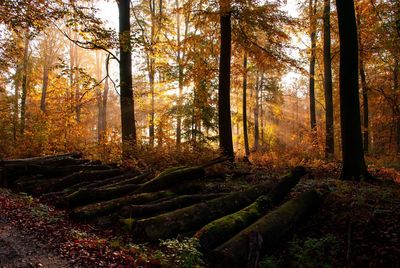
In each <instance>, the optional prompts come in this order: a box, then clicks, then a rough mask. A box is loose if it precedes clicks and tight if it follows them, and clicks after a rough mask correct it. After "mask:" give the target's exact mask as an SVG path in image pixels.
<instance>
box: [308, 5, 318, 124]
mask: <svg viewBox="0 0 400 268" xmlns="http://www.w3.org/2000/svg"><path fill="white" fill-rule="evenodd" d="M309 5H310V6H309V12H310V40H311V56H310V84H309V91H310V92H309V94H310V125H311V130H312V131H315V128H316V126H317V119H316V115H315V55H316V46H317V42H316V28H317V27H316V14H317V1H316V0H315V1H314V2H313V0H310V2H309Z"/></svg>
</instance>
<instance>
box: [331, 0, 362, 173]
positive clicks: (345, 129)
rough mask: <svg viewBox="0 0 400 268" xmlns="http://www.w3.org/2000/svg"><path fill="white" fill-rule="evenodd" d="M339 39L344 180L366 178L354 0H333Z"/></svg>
mask: <svg viewBox="0 0 400 268" xmlns="http://www.w3.org/2000/svg"><path fill="white" fill-rule="evenodd" d="M336 6H337V12H338V22H339V39H340V71H339V83H340V90H339V92H340V123H341V136H342V158H343V168H342V174H341V178H342V179H343V180H360V179H362V178H364V179H366V178H367V176H368V175H369V174H368V172H367V168H366V165H365V160H364V151H363V146H362V137H361V120H360V100H359V96H358V40H357V25H356V18H355V11H354V2H353V0H336Z"/></svg>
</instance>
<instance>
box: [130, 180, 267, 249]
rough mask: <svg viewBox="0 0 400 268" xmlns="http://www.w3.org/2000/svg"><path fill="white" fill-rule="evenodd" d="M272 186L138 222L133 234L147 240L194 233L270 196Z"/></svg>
mask: <svg viewBox="0 0 400 268" xmlns="http://www.w3.org/2000/svg"><path fill="white" fill-rule="evenodd" d="M272 186H273V183H271V182H264V183H261V184H259V185H256V186H253V187H251V188H250V189H247V190H245V191H243V192H235V193H231V194H228V195H227V196H223V197H219V198H216V199H213V200H210V201H204V202H202V203H198V204H195V205H192V206H189V207H185V208H181V209H178V210H175V211H171V212H168V213H165V214H161V215H158V216H154V217H151V218H147V219H143V220H139V221H137V222H136V225H135V228H134V230H133V234H134V235H135V236H136V237H140V238H143V239H148V240H153V241H154V240H158V239H165V238H169V237H173V236H176V235H177V234H180V233H186V232H189V231H195V230H197V229H198V228H200V227H202V226H204V225H205V224H207V223H209V222H210V221H213V220H215V219H218V218H220V217H222V216H225V215H227V214H230V213H233V212H235V211H238V210H240V209H242V208H243V207H245V206H247V205H249V204H251V203H252V202H254V200H256V199H257V197H259V196H260V195H263V194H266V193H268V192H269V191H270V190H271V189H272Z"/></svg>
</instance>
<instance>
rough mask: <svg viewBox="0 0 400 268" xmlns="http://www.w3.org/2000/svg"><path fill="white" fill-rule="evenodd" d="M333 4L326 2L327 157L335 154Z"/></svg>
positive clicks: (325, 82) (325, 85)
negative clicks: (332, 50) (332, 57)
mask: <svg viewBox="0 0 400 268" xmlns="http://www.w3.org/2000/svg"><path fill="white" fill-rule="evenodd" d="M330 15H331V2H330V0H324V19H323V20H324V89H325V131H326V132H325V157H326V158H328V157H331V156H332V155H333V154H334V150H335V144H334V141H335V139H334V133H335V132H334V125H333V96H332V63H331V22H330Z"/></svg>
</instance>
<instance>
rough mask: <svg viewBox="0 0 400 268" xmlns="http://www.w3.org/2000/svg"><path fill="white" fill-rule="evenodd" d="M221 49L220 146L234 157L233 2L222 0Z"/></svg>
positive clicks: (219, 89)
mask: <svg viewBox="0 0 400 268" xmlns="http://www.w3.org/2000/svg"><path fill="white" fill-rule="evenodd" d="M219 3H220V29H221V49H220V61H219V84H218V126H219V146H220V149H221V151H222V152H223V154H224V155H227V156H230V157H233V156H234V153H233V142H232V126H231V104H230V87H231V86H230V84H231V82H230V75H231V4H230V0H220V1H219Z"/></svg>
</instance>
